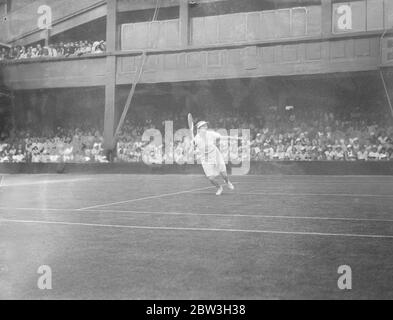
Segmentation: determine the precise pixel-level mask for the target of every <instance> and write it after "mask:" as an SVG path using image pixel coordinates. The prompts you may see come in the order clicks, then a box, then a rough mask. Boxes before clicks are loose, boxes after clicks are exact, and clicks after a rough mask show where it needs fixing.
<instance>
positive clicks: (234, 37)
mask: <svg viewBox="0 0 393 320" xmlns="http://www.w3.org/2000/svg"><path fill="white" fill-rule="evenodd" d="M206 31H207V32H209V30H206ZM218 35H219V42H220V43H233V42H241V41H245V40H246V15H245V14H228V15H222V16H218Z"/></svg>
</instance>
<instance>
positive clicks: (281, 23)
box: [274, 9, 291, 38]
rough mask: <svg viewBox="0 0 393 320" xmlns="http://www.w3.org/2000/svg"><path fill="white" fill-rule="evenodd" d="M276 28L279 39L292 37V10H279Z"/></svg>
mask: <svg viewBox="0 0 393 320" xmlns="http://www.w3.org/2000/svg"><path fill="white" fill-rule="evenodd" d="M274 26H275V27H276V28H277V36H278V37H279V38H288V37H289V36H290V35H291V10H289V9H283V10H277V11H276V17H275V24H274Z"/></svg>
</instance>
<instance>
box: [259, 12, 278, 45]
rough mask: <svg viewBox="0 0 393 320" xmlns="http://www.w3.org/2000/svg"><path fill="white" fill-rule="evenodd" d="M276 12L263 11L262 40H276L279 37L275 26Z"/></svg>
mask: <svg viewBox="0 0 393 320" xmlns="http://www.w3.org/2000/svg"><path fill="white" fill-rule="evenodd" d="M275 22H276V12H275V11H263V12H262V14H261V29H262V39H266V40H267V39H275V38H276V37H277V28H276V26H275Z"/></svg>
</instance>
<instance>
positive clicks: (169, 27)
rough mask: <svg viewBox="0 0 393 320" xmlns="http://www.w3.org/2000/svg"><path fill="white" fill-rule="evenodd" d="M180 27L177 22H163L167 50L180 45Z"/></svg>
mask: <svg viewBox="0 0 393 320" xmlns="http://www.w3.org/2000/svg"><path fill="white" fill-rule="evenodd" d="M179 28H180V26H179V21H178V20H169V21H167V22H165V32H166V35H165V39H166V42H165V46H166V47H169V48H175V47H178V46H179V44H180V29H179Z"/></svg>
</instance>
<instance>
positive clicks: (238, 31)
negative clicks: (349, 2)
mask: <svg viewBox="0 0 393 320" xmlns="http://www.w3.org/2000/svg"><path fill="white" fill-rule="evenodd" d="M190 25H191V39H190V42H191V46H203V45H220V44H221V45H222V44H234V43H246V42H253V41H262V40H279V39H291V38H304V37H313V36H318V35H321V7H320V6H309V7H298V8H289V9H281V10H269V11H260V12H247V13H235V14H227V15H219V16H207V17H195V18H192V19H191V23H190ZM146 35H147V36H146ZM121 39H122V41H121V48H122V50H134V49H163V48H177V47H179V46H180V31H179V20H178V19H174V20H165V21H157V22H154V23H150V22H139V23H130V24H123V25H122V30H121Z"/></svg>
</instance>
